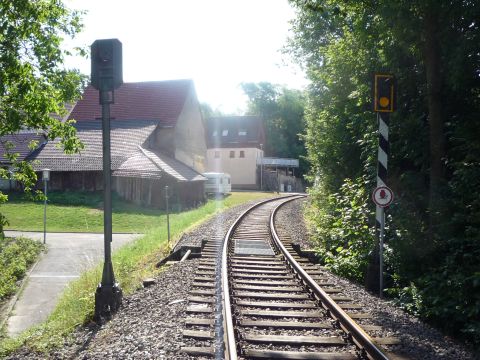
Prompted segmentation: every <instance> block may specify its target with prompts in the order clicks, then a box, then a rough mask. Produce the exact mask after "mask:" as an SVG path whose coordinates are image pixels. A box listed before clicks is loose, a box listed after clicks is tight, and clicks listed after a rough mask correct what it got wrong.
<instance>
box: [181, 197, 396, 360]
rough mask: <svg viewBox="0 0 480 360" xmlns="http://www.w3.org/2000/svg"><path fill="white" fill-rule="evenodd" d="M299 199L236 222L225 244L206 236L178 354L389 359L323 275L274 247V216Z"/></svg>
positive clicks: (268, 205)
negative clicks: (183, 341)
mask: <svg viewBox="0 0 480 360" xmlns="http://www.w3.org/2000/svg"><path fill="white" fill-rule="evenodd" d="M297 198H299V196H294V197H290V198H281V199H276V200H273V201H266V202H263V203H261V204H258V205H257V206H254V207H252V208H250V209H249V210H247V211H246V212H245V213H244V214H242V215H241V216H240V217H239V218H238V219H237V221H236V222H235V224H234V225H232V227H231V228H230V229H229V230H228V232H227V234H226V236H224V237H223V236H222V234H217V235H213V236H211V238H210V240H209V241H208V242H207V244H206V245H205V247H204V248H203V250H202V258H201V260H200V265H199V267H198V269H197V272H196V278H195V280H194V283H193V288H192V290H191V292H190V295H191V296H190V298H189V299H188V300H189V307H188V308H187V313H188V317H187V318H186V320H185V326H186V330H185V331H184V338H185V339H190V340H192V339H193V340H194V345H195V346H186V347H184V348H183V349H182V350H183V352H184V353H186V354H188V355H190V356H195V357H215V358H217V359H232V360H234V359H327V360H337V359H342V360H350V359H352V360H353V359H368V358H370V359H389V358H390V357H389V356H387V355H386V353H385V352H384V351H383V350H381V349H380V344H387V345H388V344H395V343H396V342H397V340H396V339H392V338H383V339H380V338H374V337H373V336H370V335H368V333H371V334H375V331H377V330H378V327H376V326H372V325H363V327H360V326H359V325H358V324H357V323H356V322H355V320H356V321H357V322H358V321H363V320H364V319H368V318H369V317H370V315H369V314H367V313H364V312H362V310H361V306H360V305H358V304H355V303H354V301H353V300H354V299H351V298H348V297H345V296H343V295H342V294H341V289H339V288H338V287H336V286H335V284H333V283H331V282H328V281H326V280H325V276H324V270H323V269H322V267H320V266H319V265H317V264H313V263H311V262H310V260H308V258H305V257H302V256H300V255H299V254H298V251H296V250H298V249H295V248H294V246H292V245H291V244H289V243H285V244H284V243H283V242H282V241H280V239H279V237H278V235H277V232H276V230H275V227H274V213H275V211H276V209H277V208H278V207H280V206H281V205H282V204H284V203H286V202H288V201H290V200H292V199H297Z"/></svg>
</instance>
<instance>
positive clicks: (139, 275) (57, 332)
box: [0, 192, 276, 357]
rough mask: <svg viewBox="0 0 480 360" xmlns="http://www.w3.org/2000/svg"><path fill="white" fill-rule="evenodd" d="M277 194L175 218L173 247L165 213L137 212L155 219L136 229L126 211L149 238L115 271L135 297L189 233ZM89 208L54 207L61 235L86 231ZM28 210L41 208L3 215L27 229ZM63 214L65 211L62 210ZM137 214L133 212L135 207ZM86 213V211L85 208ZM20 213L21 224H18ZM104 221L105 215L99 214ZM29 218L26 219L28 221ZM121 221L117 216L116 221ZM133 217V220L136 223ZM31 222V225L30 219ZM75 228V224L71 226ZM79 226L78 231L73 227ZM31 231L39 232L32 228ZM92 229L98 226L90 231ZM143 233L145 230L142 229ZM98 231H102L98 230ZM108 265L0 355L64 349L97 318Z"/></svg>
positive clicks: (118, 257)
mask: <svg viewBox="0 0 480 360" xmlns="http://www.w3.org/2000/svg"><path fill="white" fill-rule="evenodd" d="M273 196H276V194H272V193H259V192H258V193H257V192H255V193H253V192H238V193H232V194H231V195H230V196H228V197H226V198H224V199H217V200H209V201H208V202H207V203H206V204H205V205H203V206H201V207H199V208H197V209H193V210H189V211H185V212H181V213H175V214H172V215H171V216H170V233H171V238H172V241H171V244H168V243H167V229H166V221H165V215H164V214H163V213H161V212H156V213H155V211H154V210H151V211H152V212H151V213H148V211H147V210H145V209H141V208H138V209H137V210H136V211H137V212H138V213H140V214H142V215H145V216H146V217H151V218H152V219H150V220H149V221H150V222H149V223H148V224H149V225H147V223H142V224H140V225H135V221H136V220H135V219H137V218H136V217H135V216H134V215H136V213H135V211H131V212H126V211H124V212H121V211H120V213H121V214H122V215H124V216H126V217H127V218H128V217H129V216H130V218H129V219H128V221H129V222H130V223H131V224H134V225H132V227H131V229H132V231H135V232H143V230H145V235H144V236H142V237H141V238H139V239H137V240H135V241H134V242H132V243H130V244H127V245H126V246H124V247H122V248H121V249H119V250H118V251H116V252H115V253H114V254H113V256H112V262H113V267H114V272H115V277H116V280H117V281H118V282H119V283H120V286H121V287H122V290H123V292H124V294H130V293H132V292H133V291H135V290H136V289H138V288H139V287H141V282H142V279H144V278H146V277H151V276H155V275H156V274H157V273H158V272H159V271H161V269H160V270H159V269H156V267H155V264H156V263H157V262H158V261H159V260H160V259H162V258H163V257H164V256H165V255H166V254H168V252H169V250H170V248H171V246H172V245H173V244H174V243H175V242H176V241H177V240H178V239H180V237H181V236H182V234H183V233H184V232H187V231H188V230H190V229H192V228H194V227H195V226H197V225H199V224H201V223H202V222H204V221H205V220H207V219H209V218H211V217H212V216H213V215H215V214H216V213H218V212H220V211H222V210H226V209H228V208H231V207H233V206H236V205H240V204H243V203H245V202H248V201H250V200H258V199H262V198H268V197H273ZM86 202H87V203H88V204H89V206H90V207H89V206H80V205H76V206H66V205H61V204H51V205H50V208H52V209H51V212H52V213H53V212H54V211H58V212H57V214H59V215H61V216H60V219H59V221H58V222H57V224H58V225H57V228H58V231H80V230H79V229H83V231H86V227H83V228H82V227H78V228H77V227H75V226H77V225H76V224H75V219H78V218H79V215H78V214H79V213H80V209H85V212H88V210H93V209H92V207H91V206H92V202H88V201H86ZM20 205H22V206H25V207H24V209H25V211H33V210H32V209H34V208H35V207H36V206H38V204H26V203H24V202H22V201H21V200H16V201H15V200H14V201H13V202H12V203H9V204H6V205H2V207H1V208H0V211H1V212H4V210H5V209H9V212H7V211H5V214H6V215H7V217H9V218H10V221H11V224H12V225H10V226H11V227H12V228H18V229H21V230H26V226H27V225H26V223H25V221H27V220H25V216H23V217H22V216H20V214H18V212H19V210H18V209H19V206H20ZM122 206H126V207H129V206H131V205H128V204H123V205H122ZM62 210H63V212H62ZM131 210H132V209H131ZM82 211H83V210H82ZM155 214H157V215H155ZM10 215H16V217H15V218H16V219H17V220H15V222H14V221H12V220H11V219H13V218H14V217H10ZM98 217H99V218H100V219H101V218H102V216H101V215H98ZM22 219H23V220H22ZM114 219H115V217H114ZM132 219H133V220H132ZM27 222H28V221H27ZM71 224H73V225H71ZM71 226H73V227H71ZM116 226H117V227H116V228H115V221H114V231H119V229H122V228H125V227H122V225H121V224H118V223H117V225H116ZM28 229H35V228H34V227H30V228H28ZM89 229H90V231H92V228H91V227H90V228H89ZM142 229H143V230H142ZM96 231H99V230H98V229H97V230H96ZM101 271H102V266H101V265H99V266H97V267H94V268H92V269H91V270H89V271H87V272H85V273H84V274H83V275H82V276H81V277H80V279H78V280H75V281H72V282H71V283H70V284H69V286H68V287H67V288H66V290H65V292H64V293H63V295H62V296H61V298H60V300H59V302H58V305H57V307H56V308H55V310H54V311H53V313H52V314H51V315H50V316H49V318H48V319H47V320H46V321H45V322H44V323H42V324H40V325H38V326H34V327H33V328H31V329H29V330H27V331H26V332H24V333H23V334H21V335H20V336H19V337H17V338H15V339H11V338H3V339H0V357H2V356H5V355H7V354H9V353H11V352H12V351H14V350H15V349H17V348H18V347H20V346H21V345H25V346H27V347H29V348H30V349H32V350H34V351H47V350H49V349H51V348H57V347H61V346H62V345H63V344H64V341H65V339H67V338H68V336H69V335H70V334H71V333H72V332H73V331H74V329H75V328H76V327H77V326H80V325H82V324H84V323H86V322H88V321H90V320H91V319H92V316H93V311H94V292H95V289H96V287H97V285H98V283H99V282H100V279H101Z"/></svg>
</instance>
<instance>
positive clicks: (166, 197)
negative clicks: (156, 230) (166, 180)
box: [165, 185, 170, 244]
mask: <svg viewBox="0 0 480 360" xmlns="http://www.w3.org/2000/svg"><path fill="white" fill-rule="evenodd" d="M165 203H166V208H167V236H168V238H167V239H168V244H170V214H169V209H168V185H165Z"/></svg>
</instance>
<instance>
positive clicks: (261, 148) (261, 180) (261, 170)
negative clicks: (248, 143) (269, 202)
mask: <svg viewBox="0 0 480 360" xmlns="http://www.w3.org/2000/svg"><path fill="white" fill-rule="evenodd" d="M260 191H263V144H260Z"/></svg>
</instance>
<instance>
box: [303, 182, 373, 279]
mask: <svg viewBox="0 0 480 360" xmlns="http://www.w3.org/2000/svg"><path fill="white" fill-rule="evenodd" d="M312 198H313V199H314V200H313V201H318V200H320V201H322V198H324V197H323V196H322V194H312ZM317 205H318V204H317ZM372 218H373V214H372V207H371V206H370V204H369V195H368V193H367V192H366V191H365V188H364V182H363V180H362V179H357V181H356V182H354V181H352V180H350V179H345V182H344V184H343V185H342V186H341V187H340V191H339V193H336V194H331V195H329V196H327V197H326V201H325V202H322V204H321V206H319V207H316V208H315V210H313V213H312V214H311V219H313V221H314V223H315V225H316V226H315V229H316V232H315V234H314V238H315V240H316V241H317V243H318V253H319V255H320V258H321V259H322V261H323V262H324V263H325V265H326V266H327V267H329V268H331V269H332V270H333V271H334V272H336V273H338V274H340V275H343V276H345V277H347V278H349V279H352V280H355V281H358V282H360V281H362V279H363V277H364V273H365V271H366V268H367V265H368V260H369V255H370V253H371V251H372V249H373V246H374V239H375V238H374V234H373V233H372V228H371V226H370V222H371V219H372Z"/></svg>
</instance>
